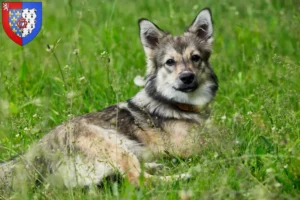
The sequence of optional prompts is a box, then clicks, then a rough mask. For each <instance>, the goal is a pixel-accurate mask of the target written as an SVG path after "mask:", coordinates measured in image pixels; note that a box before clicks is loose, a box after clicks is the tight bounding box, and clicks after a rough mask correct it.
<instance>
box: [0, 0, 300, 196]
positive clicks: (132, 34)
mask: <svg viewBox="0 0 300 200" xmlns="http://www.w3.org/2000/svg"><path fill="white" fill-rule="evenodd" d="M204 7H210V8H211V10H212V14H213V21H214V31H215V32H214V38H215V39H214V52H213V54H212V57H211V64H212V66H213V67H214V70H215V72H216V74H217V75H218V78H219V85H220V88H219V91H218V94H217V96H216V98H215V100H214V102H213V104H212V110H213V113H212V116H211V121H212V124H213V127H214V128H213V131H212V132H205V131H202V130H199V134H202V137H203V141H204V142H203V151H202V152H201V154H199V155H196V156H194V157H191V158H189V159H187V160H182V159H180V158H177V157H174V158H170V159H163V158H162V159H161V160H160V162H162V163H164V164H166V165H167V166H168V168H166V169H163V170H162V171H161V172H158V173H159V174H173V173H178V172H181V173H183V172H186V171H192V173H193V177H192V178H191V179H190V180H189V181H174V182H170V183H163V182H157V183H153V184H149V185H145V186H141V187H140V188H139V189H137V188H135V187H134V186H132V185H131V184H129V182H128V180H126V179H125V180H123V179H121V180H119V181H112V180H111V181H109V180H108V181H107V182H105V183H104V184H103V185H102V186H101V187H100V188H94V189H91V190H89V191H86V190H83V189H81V188H73V189H64V188H63V189H62V188H56V187H55V186H53V185H49V184H47V183H45V184H42V185H39V186H38V187H37V188H34V189H29V190H28V191H27V192H26V193H23V192H21V191H15V192H13V193H12V194H10V195H11V196H10V199H300V1H298V0H286V1H285V0H252V1H235V0H221V1H217V0H202V1H195V0H189V1H183V0H176V1H173V0H164V1H160V0H151V1H137V0H136V1H129V0H114V1H108V0H89V1H88V0H80V1H72V0H63V1H61V0H52V1H43V26H42V29H41V31H40V33H39V34H38V36H37V37H36V38H35V39H34V40H33V41H32V42H30V43H29V44H27V45H26V46H24V47H20V46H18V45H17V44H15V43H13V42H12V41H11V40H10V39H9V38H8V36H7V35H6V34H5V32H4V30H3V28H2V27H1V28H0V160H1V161H5V160H7V159H10V158H11V157H13V156H16V155H19V154H22V152H25V151H26V150H27V149H28V148H29V147H30V145H31V144H33V143H34V142H36V141H37V140H38V139H39V138H41V137H42V136H43V135H45V134H46V133H47V132H48V131H49V130H51V129H52V128H53V127H55V126H56V125H58V124H60V123H62V122H64V121H66V120H68V119H71V118H73V117H74V116H78V115H81V114H84V113H88V112H93V111H97V110H101V109H102V108H104V107H106V106H108V105H111V104H115V103H118V102H121V101H125V100H127V99H129V98H130V97H132V96H133V95H134V94H135V93H136V92H137V91H139V89H140V88H139V87H138V86H136V85H134V83H133V80H134V77H135V76H137V75H144V74H145V55H144V52H143V49H142V46H141V43H140V39H139V34H138V24H137V21H138V19H139V18H142V17H144V18H148V19H150V20H152V21H153V22H154V23H156V24H157V25H158V26H159V27H160V28H162V29H164V30H167V31H170V32H171V33H173V34H175V35H178V34H181V33H183V31H184V30H185V28H186V27H187V26H188V25H190V23H191V22H192V20H193V19H194V17H195V16H196V15H197V14H198V12H199V11H200V10H201V9H202V8H204ZM47 45H49V46H48V47H47ZM49 47H50V50H49ZM1 198H3V199H6V198H9V197H7V196H0V199H1Z"/></svg>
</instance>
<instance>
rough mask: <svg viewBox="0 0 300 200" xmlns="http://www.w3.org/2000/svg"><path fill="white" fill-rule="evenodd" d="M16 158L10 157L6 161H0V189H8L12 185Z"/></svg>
mask: <svg viewBox="0 0 300 200" xmlns="http://www.w3.org/2000/svg"><path fill="white" fill-rule="evenodd" d="M17 163H18V161H17V159H16V158H15V159H12V160H10V161H7V162H3V163H0V189H1V190H3V189H4V190H8V189H10V188H11V187H12V183H13V175H14V169H15V166H16V164H17Z"/></svg>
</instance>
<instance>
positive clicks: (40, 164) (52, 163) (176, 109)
mask: <svg viewBox="0 0 300 200" xmlns="http://www.w3.org/2000/svg"><path fill="white" fill-rule="evenodd" d="M139 27H140V38H141V41H142V44H143V47H144V50H145V53H146V57H147V73H146V77H145V85H144V86H145V87H144V88H143V89H142V90H141V91H140V92H138V93H137V94H136V95H135V96H134V97H132V98H131V99H129V100H128V101H126V102H122V103H119V104H117V105H112V106H110V107H108V108H105V109H104V110H102V111H99V112H95V113H89V114H86V115H83V116H81V117H77V118H75V119H73V120H70V121H67V122H66V123H64V124H62V125H59V126H57V127H56V128H54V129H53V130H52V131H51V132H50V133H48V134H47V135H45V136H44V137H43V138H42V139H41V140H40V141H39V142H38V143H37V144H35V145H33V146H32V147H31V148H30V149H29V150H28V152H26V153H25V154H24V155H23V156H20V157H19V158H17V159H14V160H12V161H9V162H6V163H3V164H1V165H0V188H1V187H2V188H14V187H20V186H21V187H22V185H26V184H24V182H26V183H29V182H32V181H33V180H35V181H37V180H38V181H47V182H50V183H53V184H55V185H58V184H62V185H65V186H67V187H76V186H90V185H93V184H98V183H100V182H101V181H102V180H103V179H104V178H105V177H108V176H110V175H113V174H116V173H117V172H118V173H121V174H122V175H123V176H125V177H127V178H128V180H129V181H130V182H131V183H133V184H135V185H139V184H140V181H139V180H140V179H139V177H140V176H141V175H142V176H143V177H144V178H145V180H146V181H147V180H148V179H151V178H157V179H162V180H170V179H172V178H184V177H186V176H188V174H181V175H173V176H154V175H150V174H149V173H147V172H145V171H144V170H142V168H143V167H142V164H144V165H145V166H146V167H153V166H154V167H155V166H157V164H155V163H154V162H153V161H155V159H156V158H157V157H158V156H159V155H164V154H166V152H168V153H169V154H173V155H177V156H181V157H189V156H191V155H192V154H195V153H197V152H200V150H201V145H200V143H201V138H200V137H199V134H198V133H199V126H200V127H201V125H203V124H204V122H205V120H206V119H207V117H208V116H209V109H208V104H209V103H210V102H211V101H212V99H213V98H214V96H215V93H216V91H217V89H218V81H217V77H216V75H215V73H214V72H213V69H212V68H211V66H210V65H209V58H210V54H211V51H212V42H213V25H212V16H211V11H210V9H208V8H206V9H203V10H202V11H201V12H200V13H199V14H198V15H197V17H196V19H195V20H194V21H193V22H192V24H191V25H190V26H189V27H188V28H187V30H186V31H185V32H184V34H183V35H181V36H172V35H170V34H169V33H167V32H164V31H163V30H161V29H160V28H158V27H157V26H156V25H155V24H153V23H152V22H150V21H149V20H147V19H140V20H139ZM33 182H34V181H33Z"/></svg>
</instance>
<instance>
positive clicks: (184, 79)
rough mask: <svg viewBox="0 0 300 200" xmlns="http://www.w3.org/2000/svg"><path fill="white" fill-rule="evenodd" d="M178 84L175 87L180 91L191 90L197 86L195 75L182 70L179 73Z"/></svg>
mask: <svg viewBox="0 0 300 200" xmlns="http://www.w3.org/2000/svg"><path fill="white" fill-rule="evenodd" d="M178 78H179V80H178V81H180V83H179V86H178V87H177V88H175V89H176V90H179V91H181V92H193V91H195V90H196V89H197V88H198V82H197V79H196V76H195V74H194V73H192V72H184V73H182V74H180V75H179V77H178Z"/></svg>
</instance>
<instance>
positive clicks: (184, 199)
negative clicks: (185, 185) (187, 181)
mask: <svg viewBox="0 0 300 200" xmlns="http://www.w3.org/2000/svg"><path fill="white" fill-rule="evenodd" d="M193 195H194V193H193V191H192V190H190V189H189V190H181V191H179V197H180V199H181V200H190V199H191V198H192V196H193Z"/></svg>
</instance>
